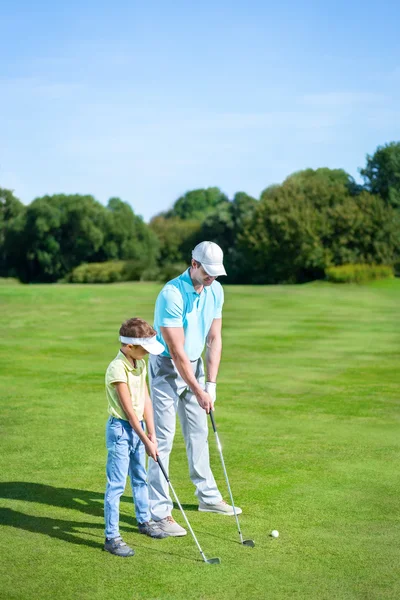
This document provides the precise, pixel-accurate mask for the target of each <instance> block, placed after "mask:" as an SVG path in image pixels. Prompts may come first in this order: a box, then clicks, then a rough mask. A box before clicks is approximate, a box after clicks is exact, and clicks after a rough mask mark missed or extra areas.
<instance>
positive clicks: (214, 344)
mask: <svg viewBox="0 0 400 600" xmlns="http://www.w3.org/2000/svg"><path fill="white" fill-rule="evenodd" d="M221 332H222V319H214V320H213V322H212V323H211V327H210V331H209V332H208V335H207V344H206V366H207V381H210V382H212V383H216V382H217V375H218V369H219V363H220V362H221V352H222V333H221Z"/></svg>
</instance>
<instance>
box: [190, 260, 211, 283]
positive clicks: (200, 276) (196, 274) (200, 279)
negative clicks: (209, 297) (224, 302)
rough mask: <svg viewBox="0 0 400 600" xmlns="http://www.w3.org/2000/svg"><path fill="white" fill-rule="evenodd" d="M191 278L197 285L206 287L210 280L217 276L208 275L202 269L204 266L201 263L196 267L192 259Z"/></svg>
mask: <svg viewBox="0 0 400 600" xmlns="http://www.w3.org/2000/svg"><path fill="white" fill-rule="evenodd" d="M192 279H194V280H195V281H196V283H198V284H199V285H204V286H205V287H207V286H209V285H211V284H212V282H213V281H215V280H216V279H217V278H216V277H211V275H209V274H208V273H207V272H206V271H205V270H204V267H203V266H202V265H201V266H200V267H198V266H197V264H196V261H195V260H192Z"/></svg>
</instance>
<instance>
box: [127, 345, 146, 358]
mask: <svg viewBox="0 0 400 600" xmlns="http://www.w3.org/2000/svg"><path fill="white" fill-rule="evenodd" d="M124 348H125V354H126V356H129V358H132V359H135V360H140V359H141V358H144V357H145V356H146V354H148V351H147V350H145V349H144V348H143V346H132V344H127V345H126V346H125V347H124Z"/></svg>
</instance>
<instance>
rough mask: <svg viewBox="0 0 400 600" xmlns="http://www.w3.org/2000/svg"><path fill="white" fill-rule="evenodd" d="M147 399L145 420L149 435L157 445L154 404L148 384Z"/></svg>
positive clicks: (145, 402)
mask: <svg viewBox="0 0 400 600" xmlns="http://www.w3.org/2000/svg"><path fill="white" fill-rule="evenodd" d="M145 394H146V399H145V401H144V420H145V422H146V429H147V436H148V438H149V439H150V440H151V441H152V442H153V444H155V445H156V446H157V440H156V432H155V427H154V415H153V405H152V403H151V399H150V395H149V390H148V389H147V384H146V388H145Z"/></svg>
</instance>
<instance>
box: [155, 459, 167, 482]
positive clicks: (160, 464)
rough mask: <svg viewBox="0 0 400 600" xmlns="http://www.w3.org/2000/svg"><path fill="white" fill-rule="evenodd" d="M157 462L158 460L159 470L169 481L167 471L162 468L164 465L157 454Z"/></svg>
mask: <svg viewBox="0 0 400 600" xmlns="http://www.w3.org/2000/svg"><path fill="white" fill-rule="evenodd" d="M157 462H158V466H159V467H160V469H161V471H162V472H163V475H164V477H165V479H166V480H167V481H169V477H168V475H167V471H166V470H165V469H164V465H163V464H162V462H161V459H160V457H159V456H157Z"/></svg>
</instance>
